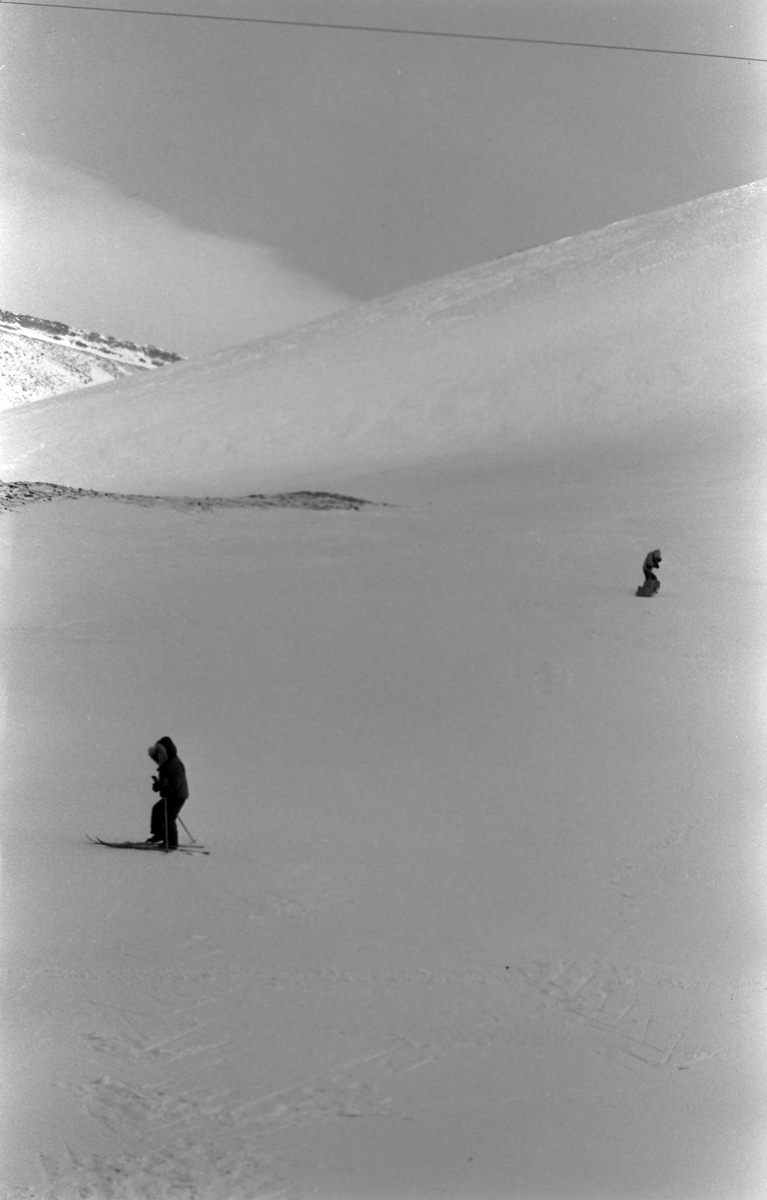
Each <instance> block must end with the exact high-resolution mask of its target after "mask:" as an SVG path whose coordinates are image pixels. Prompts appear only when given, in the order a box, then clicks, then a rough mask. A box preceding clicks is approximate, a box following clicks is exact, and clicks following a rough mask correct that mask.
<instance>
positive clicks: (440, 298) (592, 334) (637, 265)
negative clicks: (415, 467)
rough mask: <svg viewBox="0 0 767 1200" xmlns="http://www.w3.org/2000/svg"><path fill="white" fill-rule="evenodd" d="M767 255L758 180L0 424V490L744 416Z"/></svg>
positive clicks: (299, 467)
mask: <svg viewBox="0 0 767 1200" xmlns="http://www.w3.org/2000/svg"><path fill="white" fill-rule="evenodd" d="M766 245H767V183H765V182H760V183H754V184H750V185H747V186H745V187H741V188H736V189H734V190H732V191H729V192H723V193H720V194H717V195H715V196H709V197H704V198H703V199H701V200H697V201H694V202H691V203H687V204H683V205H680V206H679V207H677V208H672V209H668V210H665V211H663V212H660V213H655V214H652V215H650V216H647V217H640V218H635V219H631V220H628V221H622V222H619V223H618V224H616V225H612V226H609V227H608V228H606V229H603V230H600V231H598V232H596V233H591V234H586V235H583V236H579V237H575V238H567V239H565V240H564V241H561V242H557V243H554V244H553V245H550V246H544V247H541V248H539V249H535V250H530V251H526V252H524V253H521V254H517V255H512V256H511V257H509V258H505V259H500V260H498V261H497V262H491V263H488V264H486V265H484V266H480V267H477V268H474V269H472V270H469V271H465V272H462V273H460V274H457V275H453V276H449V277H447V278H445V279H440V280H437V281H435V282H433V283H427V284H423V285H422V286H420V287H417V288H413V289H411V290H408V291H406V292H402V293H398V294H396V295H394V296H392V297H390V298H388V299H385V300H380V301H377V302H373V303H370V304H364V305H360V306H358V307H356V308H352V309H349V310H345V311H344V312H342V313H340V314H338V315H336V316H331V317H329V318H326V319H324V320H321V321H318V322H314V323H313V324H311V325H307V326H304V327H302V328H301V329H300V330H296V331H294V332H290V333H286V334H284V335H280V336H278V337H274V338H270V339H266V340H264V341H261V342H256V343H253V344H251V345H247V346H242V347H238V348H235V349H233V350H227V351H222V352H220V353H218V354H215V355H212V356H211V357H209V358H207V359H205V360H202V361H196V362H194V363H184V364H180V365H177V366H174V367H171V368H168V369H167V370H165V371H162V372H158V373H156V374H155V373H153V374H151V375H145V376H142V377H140V378H134V379H131V380H126V381H124V382H120V383H118V384H117V385H110V386H109V389H108V390H106V391H105V390H104V389H103V388H93V389H90V390H89V391H88V392H84V393H79V394H75V395H71V396H67V397H65V398H63V399H58V400H50V401H43V402H41V403H40V404H37V405H35V406H34V408H25V409H23V410H20V411H15V412H11V413H6V414H4V415H2V416H0V447H1V448H0V478H4V479H9V480H10V479H20V478H25V479H40V480H46V481H48V482H55V483H62V484H69V485H72V486H76V487H87V488H106V489H109V490H129V491H134V492H136V491H152V492H154V491H157V490H162V491H165V492H174V491H175V492H179V491H181V492H192V491H194V492H195V493H196V494H205V493H211V494H215V493H222V494H224V493H225V494H230V493H231V491H232V490H233V491H234V492H235V493H237V492H248V491H262V490H264V489H265V488H269V487H273V486H274V487H279V488H284V487H293V486H299V487H301V486H325V485H326V481H328V480H330V479H331V478H332V477H333V476H334V474H335V473H336V472H339V471H340V472H341V473H343V472H345V471H348V470H349V469H350V468H353V467H354V466H355V465H356V466H360V467H366V466H367V467H371V468H376V467H378V466H380V465H382V464H385V463H396V462H408V461H419V460H421V459H424V458H426V457H432V456H436V457H440V456H445V455H450V454H456V453H460V452H464V451H466V450H475V451H485V450H488V449H493V450H508V449H511V448H515V447H516V448H520V447H524V446H525V445H526V444H534V445H536V446H538V447H539V448H540V447H542V446H544V445H546V446H554V445H568V444H569V445H577V444H578V443H579V442H580V441H581V440H583V439H584V438H586V439H592V438H594V437H596V436H607V437H611V436H626V437H630V436H633V435H635V434H636V433H637V432H639V431H641V430H643V429H650V428H651V429H653V430H655V431H656V432H660V431H661V430H665V429H668V428H670V427H672V426H673V425H674V424H675V423H678V422H680V421H685V420H688V419H689V418H690V417H692V418H694V419H695V420H696V421H697V422H707V423H710V422H712V421H713V422H716V421H717V420H725V421H727V422H730V421H731V420H732V419H733V418H734V417H737V418H744V419H745V418H748V417H750V416H751V415H753V413H754V411H755V410H759V409H760V408H761V401H762V396H763V392H764V387H765V380H766V379H767V321H765V312H767V255H766V254H765V246H766ZM107 398H108V403H106V401H107ZM85 427H87V428H88V431H89V435H88V442H87V444H86V443H85V442H84V441H83V439H82V438H81V436H80V432H79V431H80V430H82V429H83V428H85Z"/></svg>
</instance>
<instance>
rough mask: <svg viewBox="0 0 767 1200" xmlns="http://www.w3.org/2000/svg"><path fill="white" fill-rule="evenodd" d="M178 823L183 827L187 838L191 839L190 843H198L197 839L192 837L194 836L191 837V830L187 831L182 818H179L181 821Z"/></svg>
mask: <svg viewBox="0 0 767 1200" xmlns="http://www.w3.org/2000/svg"><path fill="white" fill-rule="evenodd" d="M178 822H179V825H181V826H183V829H184V833H185V834H186V836H187V837H188V838H189V841H190V842H192V843H194V842H196V841H197V838H193V837H192V835H191V833H190V832H189V830H188V829H187V827H186V825H184V822H183V821H182V820H181V817H179V819H178Z"/></svg>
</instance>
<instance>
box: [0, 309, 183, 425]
mask: <svg viewBox="0 0 767 1200" xmlns="http://www.w3.org/2000/svg"><path fill="white" fill-rule="evenodd" d="M180 361H181V358H180V355H178V354H172V353H170V352H169V351H167V350H158V349H157V347H156V346H136V345H134V343H133V342H125V341H123V342H120V341H118V340H117V339H116V338H113V337H106V336H104V335H103V334H99V333H88V332H86V331H85V330H82V329H70V327H69V326H68V325H64V324H63V323H62V322H61V321H47V320H44V319H41V318H39V317H29V316H20V315H18V314H17V313H11V312H6V311H5V310H0V409H5V408H15V407H17V406H18V405H20V404H26V403H28V402H29V401H30V400H44V399H46V398H47V397H48V396H57V395H59V394H61V393H63V392H71V391H77V390H78V389H79V388H83V387H93V386H94V385H96V384H100V383H110V382H111V381H112V380H114V379H122V378H124V377H125V376H126V375H134V374H136V373H137V372H139V371H146V370H150V369H151V368H153V367H162V366H166V365H167V364H168V363H170V362H180Z"/></svg>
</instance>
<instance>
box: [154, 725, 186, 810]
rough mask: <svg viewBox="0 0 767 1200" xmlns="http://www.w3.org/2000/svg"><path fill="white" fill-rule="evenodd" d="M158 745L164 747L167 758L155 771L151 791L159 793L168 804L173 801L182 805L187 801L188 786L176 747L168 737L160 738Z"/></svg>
mask: <svg viewBox="0 0 767 1200" xmlns="http://www.w3.org/2000/svg"><path fill="white" fill-rule="evenodd" d="M159 745H161V746H164V747H165V750H166V752H167V755H168V758H167V761H166V762H164V763H161V764H160V766H159V767H158V769H157V778H156V780H155V781H154V783H153V784H152V791H154V792H159V793H160V796H161V797H162V799H163V800H167V801H168V802H169V803H170V802H173V801H175V802H177V803H181V804H183V802H184V800H188V799H189V786H188V784H187V782H186V771H185V770H184V764H183V763H182V761H181V759H180V758H179V757H178V752H177V750H176V747H175V745H174V744H173V741H172V740H171V739H170V738H169V737H162V738H160V740H159Z"/></svg>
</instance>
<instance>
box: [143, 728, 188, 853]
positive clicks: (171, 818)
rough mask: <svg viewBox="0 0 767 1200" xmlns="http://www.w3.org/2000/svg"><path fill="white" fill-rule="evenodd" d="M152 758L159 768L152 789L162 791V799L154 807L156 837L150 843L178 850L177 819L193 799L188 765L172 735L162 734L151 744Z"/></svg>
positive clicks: (151, 838)
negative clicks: (185, 764)
mask: <svg viewBox="0 0 767 1200" xmlns="http://www.w3.org/2000/svg"><path fill="white" fill-rule="evenodd" d="M149 757H150V758H151V759H152V761H153V762H156V763H157V767H158V771H157V774H156V775H153V776H152V791H153V792H159V793H160V799H159V800H158V801H157V803H156V804H155V805H154V807H153V808H152V824H151V831H152V836H151V837H148V838H147V841H146V844H147V845H151V844H153V843H157V842H162V843H163V844H164V845H165V847H166V849H168V850H177V849H178V829H177V828H176V818H177V817H178V814H179V813H180V812H181V809H182V808H183V806H184V802H185V801H186V800H188V799H189V787H188V785H187V782H186V771H185V770H184V764H183V763H182V761H181V759H180V758H179V757H178V751H177V750H176V747H175V745H174V743H173V740H172V739H171V738H169V737H161V738H160V739H159V740H158V741H157V742H155V744H154V746H150V747H149Z"/></svg>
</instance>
